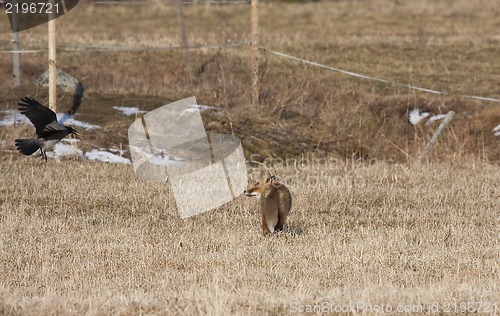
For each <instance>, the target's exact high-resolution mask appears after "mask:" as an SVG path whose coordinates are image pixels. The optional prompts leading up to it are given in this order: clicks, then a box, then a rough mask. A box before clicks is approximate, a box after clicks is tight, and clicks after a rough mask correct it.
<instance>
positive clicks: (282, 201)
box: [244, 175, 292, 235]
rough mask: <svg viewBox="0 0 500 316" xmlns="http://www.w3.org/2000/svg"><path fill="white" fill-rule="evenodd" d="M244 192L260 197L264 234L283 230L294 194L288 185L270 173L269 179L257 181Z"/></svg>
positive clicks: (247, 194)
mask: <svg viewBox="0 0 500 316" xmlns="http://www.w3.org/2000/svg"><path fill="white" fill-rule="evenodd" d="M244 193H245V195H246V196H254V197H257V198H260V211H261V213H262V231H263V233H264V235H269V234H272V233H274V232H275V231H280V230H283V226H284V225H285V221H286V218H287V216H288V214H289V213H290V209H291V208H292V195H291V194H290V191H289V190H288V188H287V187H286V186H284V185H283V184H281V183H279V182H278V179H277V178H276V177H275V176H271V175H270V176H269V177H268V178H267V179H264V178H263V179H260V180H259V181H257V182H256V183H255V184H254V185H253V186H251V187H250V188H249V189H248V190H245V192H244Z"/></svg>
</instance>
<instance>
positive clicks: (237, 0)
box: [0, 0, 500, 103]
mask: <svg viewBox="0 0 500 316" xmlns="http://www.w3.org/2000/svg"><path fill="white" fill-rule="evenodd" d="M177 1H178V4H181V5H183V4H207V5H214V4H221V5H222V4H250V3H252V1H251V0H206V1H205V0H198V1H197V0H177ZM254 1H255V0H254ZM93 3H94V4H98V5H143V4H159V3H162V2H158V1H133V0H130V1H129V0H126V1H115V0H110V1H95V2H93ZM251 45H252V41H250V40H247V41H243V42H240V43H225V44H206V45H191V46H189V45H182V46H181V45H179V46H165V47H126V46H96V45H66V44H60V45H58V46H57V50H58V51H59V52H83V53H85V52H89V53H90V52H162V51H173V50H199V49H234V48H239V47H245V46H251ZM259 50H261V51H263V52H267V53H269V54H272V55H274V56H277V57H280V58H284V59H288V60H292V61H295V62H299V63H303V64H307V65H310V66H314V67H317V68H321V69H326V70H328V71H332V72H336V73H340V74H343V75H347V76H351V77H356V78H359V79H363V80H370V81H377V82H381V83H386V84H391V85H396V86H400V87H405V88H408V89H411V90H416V91H421V92H425V93H430V94H437V95H448V94H449V93H448V92H446V91H440V90H435V89H432V88H426V87H420V86H416V85H412V84H406V83H400V82H397V81H394V80H390V79H385V78H380V77H376V76H369V75H365V74H360V73H356V72H353V71H349V70H345V69H340V68H335V67H332V66H329V65H325V64H321V63H319V62H315V61H311V60H308V59H305V58H300V57H297V56H293V55H291V54H288V53H284V52H280V51H277V50H274V49H271V48H268V47H263V46H259ZM47 52H48V49H31V50H30V49H28V50H15V49H14V50H1V51H0V54H37V53H47ZM458 96H459V97H462V98H467V99H474V100H479V101H487V102H495V103H500V99H498V98H492V97H484V96H476V95H458Z"/></svg>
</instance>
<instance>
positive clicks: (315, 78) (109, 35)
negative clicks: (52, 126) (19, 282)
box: [0, 0, 500, 163]
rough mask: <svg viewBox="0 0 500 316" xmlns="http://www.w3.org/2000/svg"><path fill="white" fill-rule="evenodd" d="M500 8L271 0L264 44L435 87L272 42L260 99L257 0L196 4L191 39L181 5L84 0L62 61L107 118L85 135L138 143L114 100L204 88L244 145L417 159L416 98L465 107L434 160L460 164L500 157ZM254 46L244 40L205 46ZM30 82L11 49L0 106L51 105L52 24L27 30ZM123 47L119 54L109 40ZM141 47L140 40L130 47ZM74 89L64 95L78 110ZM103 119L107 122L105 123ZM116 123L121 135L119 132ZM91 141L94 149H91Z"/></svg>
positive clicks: (70, 25) (219, 128) (421, 129)
mask: <svg viewBox="0 0 500 316" xmlns="http://www.w3.org/2000/svg"><path fill="white" fill-rule="evenodd" d="M499 11H500V8H499V6H498V5H497V3H496V1H494V0H482V1H480V2H471V1H466V0H457V1H453V2H450V1H392V0H375V1H334V2H326V1H325V2H313V3H305V4H285V3H281V2H276V1H274V2H266V1H263V2H262V3H261V5H260V11H259V21H260V23H259V25H260V36H261V46H262V47H263V48H269V49H274V50H278V51H283V52H285V53H289V54H292V55H295V56H297V57H300V58H305V59H308V60H312V61H316V62H319V63H322V64H325V65H328V66H332V67H336V68H340V69H345V70H348V71H353V72H357V73H361V74H365V75H368V76H373V77H378V78H383V79H388V80H392V81H394V82H397V83H401V84H412V85H416V86H421V87H424V88H429V89H436V90H441V91H446V92H447V94H446V95H434V94H428V93H423V92H419V91H414V90H409V89H408V88H405V87H402V86H399V85H394V84H387V83H381V82H376V81H369V80H363V79H360V78H356V77H351V76H346V75H342V74H339V73H335V72H331V71H327V70H324V69H320V68H317V67H313V66H310V65H305V64H300V63H298V62H296V61H292V60H288V59H284V58H281V57H278V56H276V55H273V54H271V53H270V52H269V51H267V50H261V51H260V53H261V69H260V70H261V71H260V74H261V95H260V99H261V100H260V101H261V104H262V108H259V109H257V108H252V107H251V104H250V102H251V65H250V47H249V46H248V45H245V44H247V43H248V41H249V40H250V7H249V6H248V5H245V4H241V5H226V6H223V5H213V6H205V5H186V6H185V8H184V13H185V21H186V32H187V36H188V42H189V45H191V46H193V47H194V48H193V49H190V50H189V52H188V55H187V57H186V55H185V53H184V52H183V50H181V49H178V47H179V45H180V42H181V41H180V35H179V28H178V24H177V15H176V10H175V7H174V6H171V5H168V4H165V3H152V2H144V4H142V5H137V4H135V5H134V4H128V5H126V4H123V5H97V4H93V3H92V2H89V1H82V2H81V3H79V4H78V7H77V8H75V10H72V11H70V12H69V13H68V14H66V15H64V16H63V17H61V18H59V19H58V20H57V33H58V37H57V41H58V49H59V51H58V65H59V67H61V68H62V69H63V70H65V71H67V72H69V73H70V74H72V75H73V76H75V77H76V78H78V79H79V80H80V81H81V82H82V83H83V85H84V87H85V91H86V97H85V98H84V99H83V101H82V105H81V107H80V108H79V109H78V111H77V113H78V115H80V116H79V119H81V120H84V121H93V122H98V123H99V124H100V125H101V126H102V129H101V130H100V131H93V132H92V131H90V132H88V133H86V140H87V141H86V144H92V145H94V146H107V147H112V146H113V147H120V146H121V145H126V144H127V137H126V134H125V133H123V131H124V130H125V129H124V127H126V126H128V125H129V124H130V123H131V121H132V119H128V120H127V119H126V118H119V117H117V116H116V113H113V110H112V109H111V107H112V106H116V105H120V106H139V107H141V108H142V109H144V110H151V109H154V108H155V107H158V106H159V105H163V104H166V103H168V102H171V101H173V100H178V99H181V98H185V97H190V96H193V95H194V96H196V97H197V100H198V103H200V104H208V105H212V106H214V107H215V108H216V110H214V111H210V112H207V113H205V114H204V115H205V122H206V125H207V129H208V130H209V131H211V132H217V133H221V132H224V133H228V132H232V133H234V134H236V135H237V136H238V137H239V138H241V139H242V141H243V145H244V148H245V150H246V154H247V155H249V154H252V153H257V154H259V155H261V156H262V157H276V156H279V157H285V156H299V155H301V154H302V153H303V152H311V153H316V154H317V155H318V156H325V155H333V156H335V157H337V158H347V159H351V158H352V157H355V158H363V159H377V160H385V161H394V162H408V161H412V160H413V159H414V158H415V157H416V156H417V154H418V152H419V151H420V149H421V148H422V146H423V145H424V144H425V143H426V142H427V141H428V139H429V138H430V135H431V134H432V132H433V131H434V130H435V128H437V125H438V124H439V121H436V122H434V123H431V124H429V125H425V124H424V123H425V122H424V121H422V123H420V124H418V125H417V126H413V125H412V124H410V123H409V122H408V112H409V111H411V110H412V109H414V108H419V109H421V110H422V111H427V112H429V113H431V115H437V114H443V113H447V112H448V111H450V110H453V111H455V112H457V114H458V115H457V116H456V118H455V119H454V122H453V124H451V125H450V126H449V128H448V129H447V133H444V134H443V136H444V137H443V144H442V146H440V147H439V148H437V150H435V151H433V152H432V154H431V155H430V156H429V157H428V159H429V160H430V161H443V160H446V161H450V160H456V159H462V160H463V159H465V160H467V159H469V158H471V156H472V157H475V158H479V159H482V160H485V161H487V162H494V163H497V162H498V161H500V146H498V137H495V136H494V134H493V129H494V128H495V127H496V126H498V125H499V124H500V107H499V106H498V103H494V102H486V101H477V100H472V99H467V98H463V97H461V96H463V95H478V96H483V97H490V98H496V99H500V92H499V91H498V82H500V68H499V67H500V66H499V65H500V52H499V47H500V45H499V42H500V38H499V35H498V32H497V31H496V30H498V28H499V27H500V22H499V19H498V16H499V15H500V12H499ZM7 22H8V21H7V19H3V20H1V21H0V29H5V30H6V31H5V32H3V33H1V34H0V49H3V50H11V49H12V46H11V45H12V44H11V35H10V34H9V32H8V29H9V26H8V24H7ZM226 44H242V46H237V47H234V48H218V49H216V48H206V47H204V46H205V45H226ZM21 47H22V49H35V50H36V49H40V50H42V51H44V52H43V53H38V54H24V55H22V57H21V63H22V67H21V70H22V78H21V79H22V80H21V87H19V88H16V89H12V79H11V76H10V74H11V69H12V62H11V60H10V58H7V57H8V56H10V55H8V54H5V57H6V58H3V59H1V60H0V69H2V72H3V73H4V74H5V75H4V76H2V77H1V78H0V89H1V93H0V107H1V108H3V109H5V108H14V107H17V102H18V100H19V98H20V97H23V96H25V95H31V96H32V97H35V98H37V99H39V100H40V101H42V102H47V99H48V97H47V89H46V88H41V87H38V86H36V84H35V83H34V80H35V79H36V78H37V77H38V76H40V75H41V73H43V72H44V71H45V70H46V68H47V53H46V50H47V28H46V26H40V27H37V28H33V29H30V30H27V31H24V32H22V33H21ZM110 49H111V50H116V49H118V50H121V49H123V50H124V51H107V50H110ZM130 49H132V51H131V50H130ZM72 100H73V98H72V96H71V95H68V94H65V93H62V92H61V91H60V92H59V97H58V104H59V107H60V109H61V111H67V110H68V109H69V108H70V107H71V104H72ZM102 130H105V131H106V132H107V133H106V134H104V133H101V131H102ZM109 134H112V135H113V137H110V136H109ZM86 144H82V146H86Z"/></svg>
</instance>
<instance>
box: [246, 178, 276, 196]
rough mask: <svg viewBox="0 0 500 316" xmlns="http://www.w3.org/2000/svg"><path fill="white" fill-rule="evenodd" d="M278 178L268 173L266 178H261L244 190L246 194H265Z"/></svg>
mask: <svg viewBox="0 0 500 316" xmlns="http://www.w3.org/2000/svg"><path fill="white" fill-rule="evenodd" d="M277 181H278V179H277V178H276V177H275V176H272V175H269V176H268V177H267V178H261V179H260V180H259V181H257V182H255V183H254V184H253V185H252V186H251V187H250V188H248V189H247V190H245V191H244V192H243V193H245V195H246V196H249V197H256V198H260V197H261V196H262V195H263V194H265V193H266V192H267V191H268V190H269V189H270V188H272V187H273V184H275V183H277Z"/></svg>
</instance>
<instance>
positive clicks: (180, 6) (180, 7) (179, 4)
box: [174, 0, 191, 79]
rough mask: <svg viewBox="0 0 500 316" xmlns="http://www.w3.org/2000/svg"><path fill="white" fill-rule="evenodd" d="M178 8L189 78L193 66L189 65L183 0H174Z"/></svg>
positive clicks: (180, 31) (178, 19)
mask: <svg viewBox="0 0 500 316" xmlns="http://www.w3.org/2000/svg"><path fill="white" fill-rule="evenodd" d="M174 1H175V4H176V8H177V21H178V22H179V33H180V35H181V40H182V48H183V51H184V60H185V63H186V66H185V69H186V76H188V79H189V78H191V71H190V69H191V67H190V65H189V51H188V49H189V48H188V47H189V44H188V39H187V34H186V24H185V21H184V9H183V4H182V0H174Z"/></svg>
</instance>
